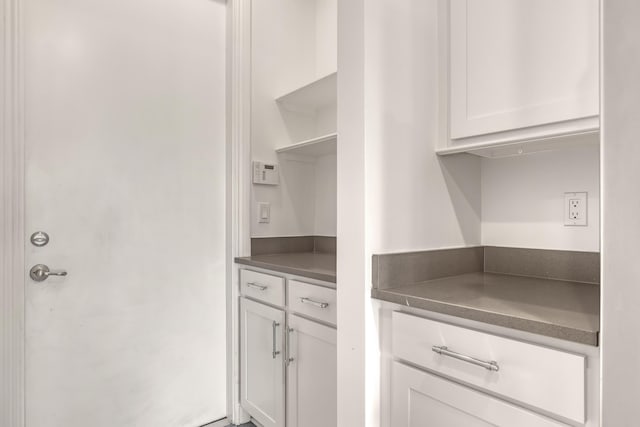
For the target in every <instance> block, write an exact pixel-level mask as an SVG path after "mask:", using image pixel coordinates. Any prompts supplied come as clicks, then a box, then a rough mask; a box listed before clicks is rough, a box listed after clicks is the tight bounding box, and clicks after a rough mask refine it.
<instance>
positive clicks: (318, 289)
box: [289, 280, 336, 325]
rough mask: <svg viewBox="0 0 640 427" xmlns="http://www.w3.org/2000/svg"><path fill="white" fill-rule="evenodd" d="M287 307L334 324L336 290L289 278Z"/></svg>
mask: <svg viewBox="0 0 640 427" xmlns="http://www.w3.org/2000/svg"><path fill="white" fill-rule="evenodd" d="M289 309H290V310H291V311H294V312H296V313H300V314H303V315H305V316H309V317H312V318H314V319H318V320H321V321H323V322H327V323H331V324H332V325H335V324H336V291H335V289H329V288H325V287H322V286H317V285H310V284H309V283H304V282H299V281H297V280H289Z"/></svg>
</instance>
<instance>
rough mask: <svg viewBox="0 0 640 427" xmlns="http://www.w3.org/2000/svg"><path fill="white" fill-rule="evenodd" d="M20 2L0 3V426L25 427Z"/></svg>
mask: <svg viewBox="0 0 640 427" xmlns="http://www.w3.org/2000/svg"><path fill="white" fill-rule="evenodd" d="M22 19H23V17H22V1H21V0H0V22H2V23H3V26H2V27H1V28H0V70H1V74H0V124H1V126H0V154H2V156H1V157H0V166H1V169H0V188H1V189H2V205H1V206H0V241H1V242H2V252H1V253H0V293H1V294H2V296H3V297H2V299H1V300H0V307H1V311H0V330H1V335H0V342H1V349H2V350H0V356H1V359H0V425H10V426H15V427H23V426H24V425H25V406H26V405H25V288H24V287H25V275H24V261H25V258H24V248H25V246H24V245H25V241H24V240H25V239H24V196H25V188H24V185H25V184H24V171H25V157H24V151H25V147H24V135H25V129H24V103H25V101H24V98H25V97H24V84H23V83H24V63H23V40H24V37H23V33H22V31H23V28H24V26H23V22H22Z"/></svg>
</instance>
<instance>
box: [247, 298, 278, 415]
mask: <svg viewBox="0 0 640 427" xmlns="http://www.w3.org/2000/svg"><path fill="white" fill-rule="evenodd" d="M240 316H241V321H240V348H241V351H240V359H241V361H240V363H241V365H240V366H241V372H242V386H241V390H240V391H241V394H242V399H241V401H242V406H243V407H244V408H245V409H246V410H247V412H249V413H250V414H251V416H252V417H253V418H255V419H256V420H258V422H260V424H262V425H263V427H282V426H284V416H285V406H284V405H285V400H284V399H285V390H284V363H283V354H282V349H283V347H284V346H283V345H282V344H283V332H282V331H283V329H284V327H285V323H284V320H285V317H284V311H283V310H278V309H276V308H273V307H269V306H267V305H265V304H261V303H258V302H255V301H252V300H250V299H247V298H244V297H243V298H241V300H240Z"/></svg>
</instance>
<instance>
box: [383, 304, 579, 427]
mask: <svg viewBox="0 0 640 427" xmlns="http://www.w3.org/2000/svg"><path fill="white" fill-rule="evenodd" d="M392 328H393V332H392V343H393V344H392V346H393V355H394V356H395V357H397V358H400V359H404V360H406V361H408V362H411V363H413V364H415V365H418V366H422V367H424V368H427V369H429V370H433V371H436V372H438V373H440V374H442V375H446V376H448V377H451V378H453V379H457V380H460V381H463V382H465V383H468V384H471V385H473V386H476V387H480V388H482V389H485V390H488V391H490V392H493V393H496V394H499V395H502V396H504V397H506V398H509V399H513V400H515V401H519V402H522V403H524V404H526V405H531V406H533V407H536V408H539V409H541V410H544V411H548V412H550V413H553V414H556V415H558V416H561V417H564V418H567V419H569V420H571V421H575V422H578V423H584V422H585V357H584V356H580V355H575V354H571V353H567V352H564V351H559V350H553V349H550V348H546V347H541V346H538V345H533V344H527V343H524V342H520V341H515V340H512V339H507V338H502V337H498V336H495V335H491V334H487V333H483V332H479V331H474V330H471V329H466V328H461V327H458V326H453V325H449V324H446V323H441V322H436V321H433V320H429V319H424V318H421V317H417V316H413V315H410V314H406V313H401V312H394V313H393V326H392ZM434 346H435V347H436V348H435V349H436V350H437V352H436V351H434ZM442 347H446V349H443V348H442ZM451 352H453V353H451ZM465 357H471V358H473V359H468V358H466V359H465ZM461 358H462V359H464V360H461ZM490 362H495V365H494V366H492V365H491V364H490ZM496 368H497V369H498V370H496Z"/></svg>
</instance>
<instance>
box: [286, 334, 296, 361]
mask: <svg viewBox="0 0 640 427" xmlns="http://www.w3.org/2000/svg"><path fill="white" fill-rule="evenodd" d="M293 331H294V329H293V328H287V353H286V355H285V356H286V358H287V366H289V365H291V362H293V361H294V360H295V359H294V358H293V357H291V346H292V344H291V341H292V338H291V334H292V333H293Z"/></svg>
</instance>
